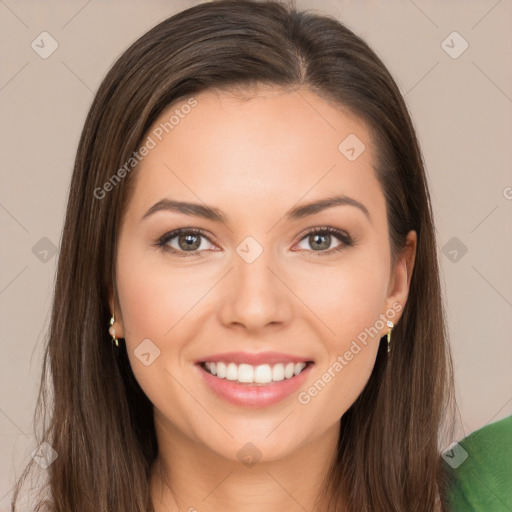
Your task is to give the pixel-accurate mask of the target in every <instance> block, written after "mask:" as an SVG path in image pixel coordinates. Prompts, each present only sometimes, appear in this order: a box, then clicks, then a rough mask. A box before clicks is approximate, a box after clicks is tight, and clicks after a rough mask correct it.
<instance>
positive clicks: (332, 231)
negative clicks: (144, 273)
mask: <svg viewBox="0 0 512 512" xmlns="http://www.w3.org/2000/svg"><path fill="white" fill-rule="evenodd" d="M184 233H187V234H192V235H200V236H202V237H204V238H206V239H207V240H208V241H209V242H210V243H212V244H213V242H212V241H211V240H210V237H209V236H208V235H207V234H206V233H205V232H204V231H203V230H201V229H197V228H180V229H175V230H174V231H170V232H169V233H166V234H165V235H163V236H162V237H161V238H160V239H159V240H158V241H157V242H156V244H155V245H156V246H157V247H158V248H160V249H161V250H163V251H165V252H169V253H172V254H175V255H177V256H180V257H182V256H183V257H188V256H196V255H198V254H201V252H202V251H197V250H196V251H179V250H176V249H174V248H171V247H169V246H168V245H167V244H168V243H169V241H170V240H172V239H173V238H176V237H177V236H179V235H181V234H184ZM326 233H327V234H329V235H334V236H335V237H336V238H337V239H338V240H339V241H340V242H342V243H341V244H340V245H339V246H338V247H335V248H334V249H329V250H322V251H313V250H311V251H308V252H312V253H314V254H315V257H316V256H319V257H321V256H327V255H331V254H335V253H338V252H341V251H342V250H343V249H346V248H347V247H351V246H353V245H355V243H356V240H355V239H354V238H353V237H352V236H350V235H349V234H348V233H345V232H344V231H341V230H339V229H336V228H333V227H330V226H324V227H320V228H314V229H312V230H311V231H308V232H307V233H305V234H304V235H303V236H302V237H301V238H300V240H299V242H302V240H304V239H305V238H306V237H308V236H311V235H316V234H326Z"/></svg>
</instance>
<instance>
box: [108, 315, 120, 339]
mask: <svg viewBox="0 0 512 512" xmlns="http://www.w3.org/2000/svg"><path fill="white" fill-rule="evenodd" d="M114 322H115V320H114V315H112V318H111V319H110V327H109V329H108V332H109V333H110V336H112V341H113V342H114V343H115V344H116V347H119V343H118V341H117V338H116V328H115V327H114Z"/></svg>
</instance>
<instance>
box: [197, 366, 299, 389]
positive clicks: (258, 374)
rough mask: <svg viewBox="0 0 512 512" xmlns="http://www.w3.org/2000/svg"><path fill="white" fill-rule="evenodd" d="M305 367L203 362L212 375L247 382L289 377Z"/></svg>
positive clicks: (279, 379) (267, 381)
mask: <svg viewBox="0 0 512 512" xmlns="http://www.w3.org/2000/svg"><path fill="white" fill-rule="evenodd" d="M305 367H306V363H296V364H294V363H277V364H275V365H273V366H270V365H268V364H260V365H259V366H252V365H250V364H240V365H237V364H235V363H227V364H226V363H222V362H218V363H213V362H207V363H204V368H205V369H206V371H207V372H209V373H211V374H212V375H216V376H217V377H219V378H220V379H226V380H232V381H238V382H240V383H247V384H269V383H270V382H278V381H281V380H284V379H291V378H292V377H294V376H295V375H299V373H300V372H302V370H304V368H305Z"/></svg>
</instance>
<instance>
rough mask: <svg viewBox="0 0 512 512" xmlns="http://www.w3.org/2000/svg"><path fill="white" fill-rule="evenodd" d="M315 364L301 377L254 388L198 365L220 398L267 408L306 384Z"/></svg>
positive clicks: (247, 405)
mask: <svg viewBox="0 0 512 512" xmlns="http://www.w3.org/2000/svg"><path fill="white" fill-rule="evenodd" d="M312 366H313V364H311V363H310V364H308V366H306V368H304V370H302V371H301V372H300V373H299V375H295V376H293V377H292V378H290V379H284V380H280V381H277V382H271V383H269V384H264V385H259V386H252V385H250V384H237V382H236V381H232V380H227V379H220V378H219V377H215V376H214V375H212V374H211V373H208V372H207V371H206V370H205V369H204V368H203V367H202V366H201V365H200V364H198V365H197V367H198V368H199V371H200V372H201V374H202V376H203V378H204V380H205V382H206V384H207V385H208V386H209V388H210V389H211V390H212V391H213V392H214V393H216V394H217V395H218V396H220V397H221V398H223V399H224V400H226V401H227V402H230V403H232V404H234V405H238V406H242V407H265V406H268V405H273V404H276V403H278V402H280V401H281V400H284V399H285V398H286V397H288V396H290V395H291V394H292V393H293V392H294V391H297V389H299V387H300V386H301V385H302V384H304V381H305V380H306V378H307V376H308V374H309V371H310V370H311V367H312Z"/></svg>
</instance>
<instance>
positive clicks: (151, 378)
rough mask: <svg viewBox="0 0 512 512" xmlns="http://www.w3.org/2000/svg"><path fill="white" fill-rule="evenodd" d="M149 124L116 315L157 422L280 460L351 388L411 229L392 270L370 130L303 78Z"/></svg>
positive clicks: (371, 354)
mask: <svg viewBox="0 0 512 512" xmlns="http://www.w3.org/2000/svg"><path fill="white" fill-rule="evenodd" d="M186 105H189V107H187V106H186ZM176 111H177V112H176ZM173 115H174V118H173V119H172V120H171V121H170V119H171V116H173ZM166 122H167V123H168V124H167V125H166V128H163V126H164V124H163V123H166ZM148 136H149V137H150V138H151V142H150V141H149V139H145V143H147V147H148V148H150V149H149V151H148V152H147V154H146V156H145V157H144V158H143V160H142V161H141V163H140V165H139V168H138V169H137V171H136V173H137V174H136V175H135V176H133V177H132V178H134V179H135V183H134V185H135V186H134V189H133V194H132V195H131V196H130V198H129V201H128V203H127V208H126V212H125V215H124V217H123V219H122V225H121V226H120V232H119V240H118V254H117V261H116V266H117V283H118V292H117V293H118V296H117V300H118V302H117V303H116V307H115V311H116V324H115V327H116V335H117V337H121V338H125V341H126V347H127V351H128V356H129V359H130V363H131V366H132V368H133V372H134V374H135V376H136V378H137V380H138V382H139V384H140V386H141V387H142V389H143V390H144V392H145V393H146V394H147V396H148V397H149V399H150V400H151V402H152V403H153V404H154V413H155V422H156V424H157V428H158V430H159V431H161V432H167V433H169V435H175V436H177V437H180V436H181V437H182V438H183V439H187V440H190V441H191V442H192V443H193V444H194V445H195V446H199V447H203V448H205V449H208V450H210V451H211V452H214V453H217V454H219V455H221V456H223V457H225V458H228V459H232V460H236V459H237V458H240V453H239V450H240V449H241V448H242V447H244V445H246V443H249V442H250V443H252V444H253V445H254V446H256V447H257V449H258V450H259V452H260V453H261V455H262V457H263V458H267V459H277V458H280V457H284V456H285V455H287V454H291V453H292V452H294V451H295V450H298V449H299V448H300V447H304V446H306V445H307V444H308V443H311V442H312V441H314V440H315V439H317V438H318V437H319V436H322V435H323V434H324V433H326V432H327V431H328V430H329V429H333V428H337V425H338V422H339V420H340V418H341V416H342V415H343V414H344V413H345V411H346V410H347V409H348V408H349V407H350V406H351V404H352V403H353V402H354V401H355V399H356V398H357V397H358V395H359V394H360V393H361V391H362V390H363V388H364V386H365V384H366V383H367V381H368V378H369V376H370V374H371V372H372V369H373V366H374V363H375V358H376V354H377V349H378V344H379V341H380V338H381V337H382V336H385V334H386V333H387V332H388V330H389V327H388V326H387V325H386V324H385V320H386V318H388V319H390V320H392V321H393V322H394V323H395V324H396V323H397V321H398V320H399V318H400V315H401V311H402V309H403V306H404V305H405V302H406V300H407V294H408V288H409V282H410V276H411V272H412V265H413V262H414V252H415V233H414V232H411V233H410V234H409V238H408V248H407V250H406V251H404V253H403V254H402V255H401V256H400V258H399V260H398V261H397V263H396V266H394V267H393V268H392V269H390V264H391V260H390V247H389V238H388V237H389V232H388V226H387V220H386V204H385V199H384V196H383V193H382V190H381V188H380V186H379V183H378V181H377V179H376V177H375V174H374V171H373V169H372V165H373V163H374V149H373V147H372V143H371V141H370V138H369V132H368V129H367V127H366V126H365V125H364V124H363V123H362V122H361V121H360V120H358V119H357V118H355V117H352V116H350V115H348V114H347V113H344V112H343V111H342V109H341V108H339V107H337V106H335V105H333V104H331V103H328V102H327V101H325V100H324V99H322V98H320V97H318V96H316V95H315V94H313V93H311V92H308V91H306V90H299V91H295V92H286V91H278V90H272V89H260V90H259V92H258V93H257V94H253V95H252V96H251V97H250V98H242V97H240V96H236V95H233V94H228V93H227V92H206V93H202V94H200V95H197V96H196V97H195V98H194V101H191V100H189V101H188V102H187V101H183V102H180V103H177V104H175V105H173V106H172V107H169V108H168V109H167V110H166V111H165V112H163V113H162V115H161V116H160V117H159V119H158V120H157V121H156V122H155V124H154V126H153V127H152V128H151V130H150V132H148ZM347 137H349V139H347ZM345 139H347V140H346V141H345ZM343 141H345V142H343ZM340 144H341V145H340ZM363 144H364V146H363ZM134 172H135V171H134ZM334 197H338V198H341V199H339V200H337V201H332V202H331V203H329V204H328V203H327V200H328V199H332V198H334ZM178 203H193V205H194V206H190V205H183V204H182V205H181V206H180V205H178ZM313 203H318V204H317V206H316V207H309V208H305V206H307V205H312V204H313ZM155 205H156V206H155ZM178 230H179V231H178ZM111 308H112V310H114V302H113V299H112V297H111ZM204 363H208V364H204ZM211 363H216V364H214V365H213V364H211ZM222 363H224V365H223V364H222ZM208 368H209V370H208ZM210 372H212V373H217V376H215V375H212V373H210ZM224 374H225V376H224V377H223V375H224ZM283 374H284V375H283ZM269 379H273V380H272V381H271V382H268V380H269ZM291 412H293V413H292V414H290V413H291ZM285 418H286V419H285ZM276 425H278V426H277V427H276ZM246 449H248V448H246ZM251 449H254V448H251ZM242 453H243V452H242Z"/></svg>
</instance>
